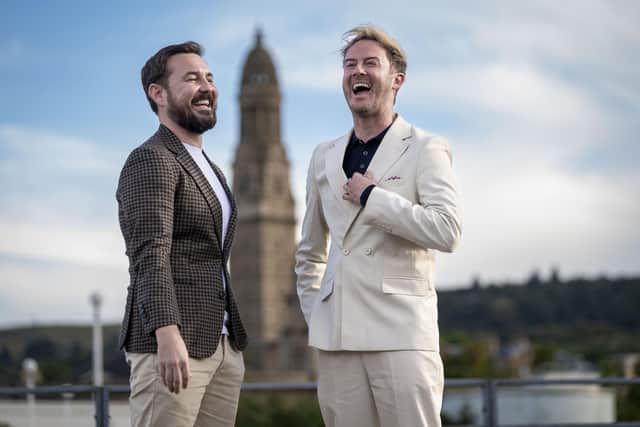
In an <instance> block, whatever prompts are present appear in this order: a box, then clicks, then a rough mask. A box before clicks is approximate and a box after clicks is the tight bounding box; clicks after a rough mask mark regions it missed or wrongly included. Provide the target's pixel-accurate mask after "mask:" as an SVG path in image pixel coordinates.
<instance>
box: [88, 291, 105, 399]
mask: <svg viewBox="0 0 640 427" xmlns="http://www.w3.org/2000/svg"><path fill="white" fill-rule="evenodd" d="M89 301H91V305H92V306H93V385H94V386H99V387H101V386H102V385H103V384H104V379H103V367H102V322H101V321H100V306H101V305H102V296H101V295H100V294H99V293H98V292H93V293H92V294H91V296H90V297H89Z"/></svg>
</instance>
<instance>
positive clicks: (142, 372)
mask: <svg viewBox="0 0 640 427" xmlns="http://www.w3.org/2000/svg"><path fill="white" fill-rule="evenodd" d="M127 362H128V363H129V366H130V367H131V378H130V383H131V395H130V397H129V404H130V405H129V406H130V411H131V425H132V427H165V426H166V427H194V426H195V427H204V426H206V427H211V426H216V427H217V426H233V425H234V423H235V419H236V411H237V409H238V398H239V396H240V385H241V384H242V379H243V377H244V361H243V358H242V353H241V352H238V351H236V350H234V349H233V348H232V347H231V345H230V344H229V340H228V338H227V336H226V335H223V338H222V339H221V341H220V345H218V348H217V349H216V352H215V353H214V354H213V356H211V357H209V358H206V359H192V358H189V367H190V368H191V375H192V376H191V379H190V380H189V386H188V387H187V388H186V389H184V390H181V391H180V393H179V394H175V393H170V392H169V390H168V389H167V388H166V387H165V386H164V384H162V378H160V371H159V368H158V356H157V354H155V353H127Z"/></svg>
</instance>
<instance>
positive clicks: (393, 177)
mask: <svg viewBox="0 0 640 427" xmlns="http://www.w3.org/2000/svg"><path fill="white" fill-rule="evenodd" d="M399 179H402V178H401V177H399V176H398V175H392V176H390V177H389V178H387V179H385V181H397V180H399Z"/></svg>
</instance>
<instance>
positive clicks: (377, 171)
mask: <svg viewBox="0 0 640 427" xmlns="http://www.w3.org/2000/svg"><path fill="white" fill-rule="evenodd" d="M411 135H412V132H411V125H410V124H409V123H407V121H406V120H404V119H403V118H402V117H400V116H399V115H398V117H396V120H395V121H394V122H393V125H391V127H390V128H389V130H388V131H387V134H386V135H385V136H384V138H383V139H382V142H381V143H380V146H379V147H378V149H377V150H376V154H375V155H374V156H373V159H372V160H371V164H370V165H369V168H368V169H367V170H368V171H369V172H371V174H372V175H373V179H374V180H375V182H376V184H379V183H380V182H381V181H382V178H384V176H385V174H386V173H387V171H388V170H389V168H391V166H393V164H394V163H395V162H396V161H398V159H399V158H400V156H402V154H403V153H404V152H405V150H406V149H407V147H408V146H409V142H410V141H411Z"/></svg>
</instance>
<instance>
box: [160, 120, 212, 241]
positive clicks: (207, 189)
mask: <svg viewBox="0 0 640 427" xmlns="http://www.w3.org/2000/svg"><path fill="white" fill-rule="evenodd" d="M159 132H161V135H162V136H163V140H164V143H165V145H166V146H167V148H168V149H169V150H171V151H172V152H174V153H175V154H176V160H177V161H178V163H180V164H181V165H182V167H184V169H185V170H186V171H187V173H188V174H189V175H191V177H192V178H193V180H194V181H195V183H196V185H197V186H198V189H199V190H200V192H201V193H202V196H203V197H204V199H205V200H206V201H207V204H208V205H209V209H210V210H211V214H212V216H213V222H214V231H215V240H216V242H217V243H218V246H219V247H220V250H221V251H222V246H223V243H222V239H221V237H220V236H222V207H221V206H220V202H219V201H218V198H217V197H216V195H215V192H214V191H213V188H211V185H209V181H207V178H206V177H205V176H204V175H203V174H202V171H201V170H200V168H199V167H198V165H197V164H196V162H195V161H194V160H193V158H192V157H191V154H189V152H188V151H187V149H186V148H184V147H183V146H182V142H180V140H179V139H178V137H177V136H175V134H174V133H173V132H171V130H170V129H169V128H167V127H165V126H162V125H161V126H160V131H159ZM214 170H215V169H214Z"/></svg>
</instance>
